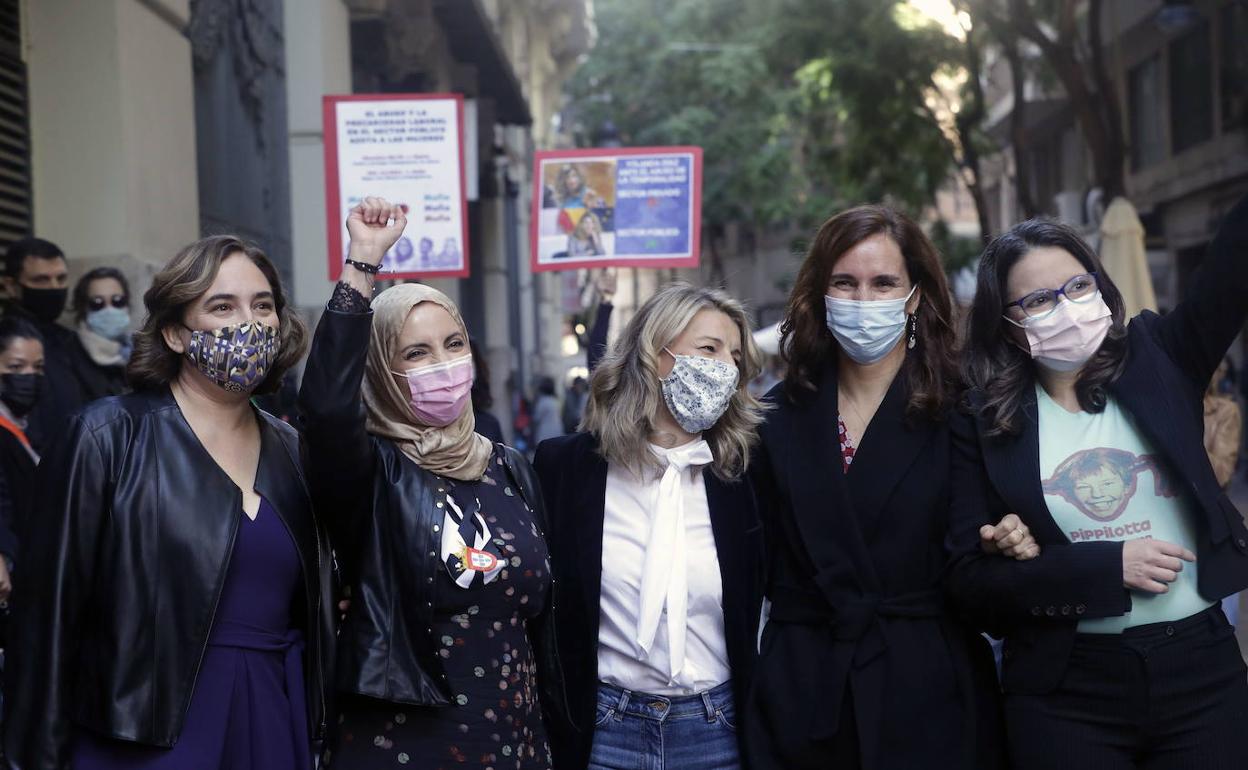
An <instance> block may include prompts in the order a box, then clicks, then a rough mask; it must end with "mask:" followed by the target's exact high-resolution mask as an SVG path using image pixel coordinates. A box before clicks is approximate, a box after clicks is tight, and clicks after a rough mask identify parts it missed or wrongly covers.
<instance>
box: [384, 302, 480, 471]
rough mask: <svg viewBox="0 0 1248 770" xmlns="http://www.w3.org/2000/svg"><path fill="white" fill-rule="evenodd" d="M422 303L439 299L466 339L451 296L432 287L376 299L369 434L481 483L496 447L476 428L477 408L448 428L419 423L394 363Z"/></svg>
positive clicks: (419, 460) (431, 467)
mask: <svg viewBox="0 0 1248 770" xmlns="http://www.w3.org/2000/svg"><path fill="white" fill-rule="evenodd" d="M421 302H436V303H437V304H438V305H441V306H442V307H443V308H444V309H445V310H446V312H448V313H450V314H451V318H453V319H455V323H456V324H457V325H458V326H459V328H460V330H461V331H463V332H464V337H465V338H466V337H467V336H468V331H467V330H466V329H465V328H464V319H463V318H461V317H460V315H459V308H457V307H455V303H454V302H451V298H450V297H448V296H446V295H445V294H443V293H442V292H440V291H438V290H437V289H434V288H433V287H430V286H425V285H423V284H419V283H402V284H399V285H398V286H392V287H391V288H389V289H386V290H385V291H383V292H382V293H381V294H378V295H377V296H376V297H375V298H374V299H373V337H372V339H371V340H370V341H369V343H368V364H367V367H366V369H365V372H364V406H365V408H366V409H367V410H368V423H367V425H368V432H369V433H372V434H374V435H377V436H382V437H384V438H388V439H390V440H391V441H393V442H394V443H396V444H398V445H399V448H401V449H402V450H403V453H404V454H406V455H407V456H408V457H410V458H412V461H413V462H415V463H416V464H417V465H419V466H420V467H422V468H424V469H425V470H427V471H430V472H431V473H436V474H438V475H440V476H449V477H451V478H453V479H458V480H460V481H476V480H478V479H480V478H481V477H482V476H483V475H485V467H486V465H487V464H488V463H489V461H490V453H491V452H492V451H493V448H494V447H493V445H492V444H491V443H490V440H489V439H488V438H486V437H485V436H482V435H480V434H478V433H476V432H475V428H476V422H477V421H476V417H474V416H473V413H472V407H471V406H468V407H466V408H465V409H464V411H463V414H461V415H460V416H459V417H458V418H457V419H456V420H455V422H453V423H451V424H450V425H447V426H446V427H445V428H435V427H432V426H428V425H421V424H419V423H417V422H416V421H415V416H414V415H413V414H412V408H411V405H410V394H409V393H408V390H407V385H406V383H403V384H400V382H399V380H398V379H397V378H396V377H395V376H394V374H392V371H393V370H392V369H391V366H390V362H391V360H393V358H394V353H395V350H397V349H398V346H399V333H400V332H401V331H402V330H403V324H404V323H405V322H406V321H407V316H408V313H410V312H411V310H412V308H414V307H416V306H417V305H419V304H420V303H421Z"/></svg>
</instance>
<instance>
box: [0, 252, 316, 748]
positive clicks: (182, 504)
mask: <svg viewBox="0 0 1248 770" xmlns="http://www.w3.org/2000/svg"><path fill="white" fill-rule="evenodd" d="M144 299H145V303H146V305H147V309H148V317H147V319H146V321H145V322H144V325H143V328H142V330H141V331H140V332H139V335H138V347H137V348H136V352H135V355H134V356H133V357H132V358H131V361H130V366H131V369H130V374H131V381H132V382H134V383H135V384H136V387H137V390H136V392H134V393H131V394H128V395H125V396H119V397H114V398H108V399H101V400H99V401H96V402H95V403H93V404H91V405H89V406H88V407H86V408H85V409H84V410H83V411H81V412H80V413H78V414H77V415H74V416H73V417H71V418H70V419H69V420H68V421H67V423H66V425H65V427H64V429H63V430H62V431H61V432H60V433H59V435H58V438H57V439H56V440H55V441H54V442H53V443H52V445H51V446H50V447H49V448H48V449H47V451H46V452H44V454H43V456H42V458H41V460H40V463H39V470H38V472H37V477H36V491H37V494H36V502H35V509H34V513H33V515H32V516H31V518H30V521H29V522H28V524H27V526H25V527H24V529H23V531H22V533H21V534H22V536H23V538H24V539H23V542H22V548H23V553H24V555H23V558H22V567H21V571H20V573H19V577H18V580H19V585H20V588H21V590H20V592H19V593H18V594H16V595H15V599H16V601H15V608H16V609H15V615H14V619H13V625H14V628H15V630H16V637H17V638H16V641H15V642H14V643H13V644H12V645H11V646H10V647H9V649H8V650H7V652H8V653H9V659H8V660H7V661H6V670H5V675H6V681H5V684H6V692H5V696H6V697H5V704H4V705H5V715H4V717H5V718H4V751H5V756H6V759H7V761H8V763H9V765H8V766H9V767H11V768H21V770H63V768H65V767H71V766H72V767H74V768H75V769H76V770H126V769H128V768H145V770H183V769H184V768H188V767H231V768H238V769H239V770H261V769H262V768H263V770H311V768H312V767H313V747H312V743H313V741H314V740H316V738H317V737H319V735H321V734H323V731H324V728H325V706H326V704H325V697H324V695H325V688H324V686H323V675H324V672H325V671H326V669H327V668H328V667H327V665H326V660H325V658H323V657H322V655H323V653H325V652H326V651H328V650H329V649H330V647H331V646H332V639H333V627H332V615H331V611H330V602H329V590H328V589H329V567H330V558H329V550H328V538H327V537H326V536H325V534H324V533H323V532H321V530H320V529H319V528H318V527H317V523H316V520H315V519H314V518H313V515H312V505H311V500H310V499H309V495H308V490H307V486H306V485H305V483H304V479H303V476H302V473H301V470H300V467H299V446H298V437H297V435H296V434H295V431H294V429H293V428H291V427H290V426H288V425H286V424H285V423H282V422H281V421H279V420H277V419H276V418H274V417H273V416H272V415H268V414H266V413H264V412H262V411H259V410H257V409H255V408H254V407H253V406H252V405H251V403H250V399H251V395H252V394H253V393H255V392H258V391H259V392H263V391H265V390H267V389H270V388H273V387H276V385H277V382H278V380H279V379H280V378H281V376H282V373H283V372H285V371H286V370H287V369H289V368H290V367H291V366H292V365H293V364H294V363H295V362H296V361H298V359H299V358H300V356H301V355H302V353H303V350H304V349H305V346H306V339H307V336H306V330H305V327H304V326H303V323H302V321H300V320H299V318H298V317H297V316H296V315H295V314H294V313H293V311H292V310H291V309H290V308H289V307H288V306H287V304H286V299H285V295H284V293H283V292H282V287H281V283H280V281H279V279H278V274H277V270H276V269H275V268H274V267H273V264H272V262H270V261H269V259H268V258H267V257H266V256H265V255H264V253H263V252H261V251H260V250H259V249H258V248H256V247H255V246H252V245H249V244H247V243H244V242H242V241H240V240H238V239H236V238H233V237H231V236H224V235H222V236H213V237H210V238H204V239H202V240H199V241H197V242H195V243H193V244H191V245H189V246H187V247H186V248H185V249H183V250H182V251H181V252H180V253H179V254H178V255H177V256H176V257H174V258H173V259H172V260H171V261H170V263H169V264H168V265H166V266H165V268H164V269H163V270H162V271H161V272H160V273H158V274H157V275H156V276H155V277H154V278H153V281H152V286H151V288H150V289H149V290H148V292H147V294H146V296H145V298H144Z"/></svg>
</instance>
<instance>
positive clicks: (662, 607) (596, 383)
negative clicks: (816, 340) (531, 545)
mask: <svg viewBox="0 0 1248 770" xmlns="http://www.w3.org/2000/svg"><path fill="white" fill-rule="evenodd" d="M758 371H759V354H758V351H757V349H756V348H755V347H754V344H753V339H752V337H751V336H750V324H749V320H748V317H747V316H746V314H745V311H744V310H743V309H742V307H741V305H740V304H739V303H737V302H736V301H735V300H733V299H731V298H729V297H728V296H727V295H725V294H724V293H722V292H719V291H715V290H711V289H701V288H695V287H692V286H689V285H687V284H675V285H672V286H668V287H666V288H664V289H663V290H662V291H660V292H658V293H657V294H656V295H654V296H653V297H651V298H650V299H649V300H647V301H646V303H645V304H644V305H643V306H642V307H641V309H640V310H638V312H637V314H636V315H635V316H634V317H633V319H632V320H631V321H630V322H629V323H628V325H627V327H626V328H625V329H624V330H623V333H622V334H621V338H620V339H619V340H618V341H617V342H616V344H615V346H614V348H613V349H612V352H611V353H609V354H608V355H607V356H606V357H605V358H604V359H603V360H602V362H601V363H600V364H599V365H598V367H597V368H596V369H595V370H594V373H593V375H592V378H591V384H590V388H591V390H590V397H589V403H588V406H587V409H586V414H585V417H584V420H583V424H584V426H585V431H586V432H584V433H576V434H573V435H568V436H561V437H559V438H555V439H551V440H549V441H546V442H543V443H542V444H541V445H540V446H539V447H538V450H537V458H536V460H535V461H534V464H535V466H536V469H537V473H538V476H539V478H540V479H541V484H542V494H543V496H544V497H545V499H546V501H547V505H548V510H549V513H550V521H551V526H550V530H549V532H550V546H551V558H552V561H553V567H554V572H555V578H556V580H557V581H558V584H559V585H560V586H564V587H566V588H565V590H564V591H563V592H561V594H560V600H559V604H557V605H556V606H555V608H554V617H555V627H556V638H557V640H558V644H559V652H560V659H561V661H562V664H563V674H564V677H565V681H566V697H567V703H568V709H567V712H566V713H558V712H554V711H552V710H548V714H547V722H548V724H549V725H550V729H551V734H552V743H553V745H552V748H553V750H554V757H555V766H556V768H559V769H560V770H564V769H566V770H584V768H586V767H589V768H592V769H593V770H615V769H617V768H634V767H668V768H675V767H679V768H683V769H684V770H702V769H703V768H706V769H711V768H713V769H714V770H732V769H733V768H738V767H741V761H742V760H741V749H740V738H741V733H740V731H739V730H738V727H739V722H738V719H737V714H738V711H737V709H738V708H739V707H738V705H737V704H740V703H744V700H745V697H746V694H747V692H748V685H749V681H750V673H751V671H752V670H753V663H754V656H755V645H756V643H757V634H758V617H759V603H760V600H761V578H762V572H761V567H762V532H761V529H762V527H761V524H760V522H759V521H758V514H757V510H756V507H755V501H754V496H753V492H752V489H751V487H750V484H749V483H748V481H747V480H746V479H745V478H744V475H743V474H744V471H745V469H746V464H747V460H748V456H749V453H750V447H751V445H752V444H753V443H754V441H755V429H756V427H757V425H758V423H759V421H760V420H761V410H760V406H759V404H758V402H757V401H756V400H755V399H754V397H753V396H751V395H750V393H749V391H748V390H747V389H746V387H745V386H746V383H748V382H749V381H750V380H751V379H752V378H753V377H754V376H755V375H756V374H757V373H758Z"/></svg>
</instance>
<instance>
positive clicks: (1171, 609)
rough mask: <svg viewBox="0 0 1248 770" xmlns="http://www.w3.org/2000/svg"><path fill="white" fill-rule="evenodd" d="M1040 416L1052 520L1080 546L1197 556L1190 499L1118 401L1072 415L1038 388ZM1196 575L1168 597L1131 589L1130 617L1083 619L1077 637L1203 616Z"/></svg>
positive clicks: (1185, 577)
mask: <svg viewBox="0 0 1248 770" xmlns="http://www.w3.org/2000/svg"><path fill="white" fill-rule="evenodd" d="M1036 410H1037V422H1038V423H1039V429H1040V436H1039V447H1038V449H1039V450H1040V457H1039V460H1040V467H1039V469H1038V470H1039V474H1038V476H1039V479H1038V481H1040V484H1041V486H1042V489H1043V492H1044V502H1045V505H1046V506H1047V507H1048V509H1049V514H1050V515H1051V516H1052V517H1053V522H1054V523H1055V524H1057V526H1058V527H1059V528H1061V530H1062V533H1063V534H1065V535H1066V538H1067V539H1068V540H1069V541H1070V542H1071V543H1072V544H1074V545H1075V547H1080V544H1082V543H1107V542H1123V541H1127V540H1139V539H1142V538H1153V539H1155V540H1163V541H1165V542H1167V543H1174V544H1176V545H1181V546H1183V547H1184V548H1188V549H1190V550H1193V551H1194V550H1196V520H1195V518H1194V516H1193V514H1192V511H1191V502H1190V500H1189V499H1188V497H1187V496H1186V495H1185V494H1184V493H1183V489H1182V488H1180V487H1179V486H1178V485H1176V484H1175V483H1174V479H1175V477H1174V472H1173V470H1172V469H1171V468H1170V466H1169V464H1168V463H1167V462H1166V460H1165V459H1164V457H1163V455H1162V454H1161V453H1160V452H1159V451H1158V450H1157V448H1156V445H1155V444H1153V443H1152V442H1151V441H1149V440H1148V438H1146V437H1145V435H1144V434H1143V433H1141V432H1140V430H1139V429H1138V428H1137V427H1136V425H1135V422H1134V420H1133V419H1132V417H1131V415H1130V414H1128V413H1127V412H1126V411H1124V410H1123V409H1122V407H1121V406H1119V404H1118V402H1117V400H1115V399H1114V398H1113V397H1110V398H1109V399H1107V400H1106V403H1105V407H1104V408H1103V409H1102V410H1101V411H1099V412H1085V411H1082V410H1081V411H1078V412H1070V411H1067V410H1066V409H1065V408H1064V407H1062V406H1060V405H1058V404H1057V402H1055V401H1054V400H1053V399H1052V398H1050V397H1049V395H1048V393H1046V392H1045V390H1044V388H1043V387H1042V386H1040V385H1039V384H1037V385H1036ZM1053 547H1058V546H1053ZM1198 572H1199V567H1198V565H1197V564H1195V563H1192V562H1187V563H1184V565H1183V569H1182V571H1180V572H1179V575H1178V578H1177V579H1176V580H1175V581H1174V582H1173V583H1171V584H1170V588H1169V590H1167V591H1166V592H1165V593H1162V594H1151V593H1147V592H1144V591H1132V592H1131V611H1130V612H1128V613H1127V614H1125V615H1116V616H1113V617H1105V618H1084V619H1081V620H1079V623H1078V629H1079V632H1080V633H1085V634H1107V633H1108V634H1116V633H1121V632H1122V631H1123V630H1124V629H1126V628H1129V627H1131V626H1138V625H1143V624H1147V623H1160V622H1162V621H1166V622H1170V621H1174V620H1178V619H1180V618H1185V617H1188V616H1190V615H1194V614H1196V613H1197V612H1200V611H1201V610H1203V609H1205V608H1206V607H1208V606H1209V605H1210V604H1211V602H1210V601H1209V600H1207V599H1205V598H1204V597H1203V596H1201V595H1200V591H1199V590H1198V588H1197V583H1198V581H1197V573H1198ZM1071 611H1072V612H1073V611H1074V608H1073V607H1072V608H1071Z"/></svg>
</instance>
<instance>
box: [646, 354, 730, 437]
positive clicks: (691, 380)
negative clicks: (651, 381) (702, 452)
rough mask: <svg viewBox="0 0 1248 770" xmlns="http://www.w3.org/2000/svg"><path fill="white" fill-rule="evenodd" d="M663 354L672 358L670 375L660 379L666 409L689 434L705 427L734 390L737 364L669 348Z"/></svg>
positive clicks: (716, 416) (718, 415) (717, 417)
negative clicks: (675, 351)
mask: <svg viewBox="0 0 1248 770" xmlns="http://www.w3.org/2000/svg"><path fill="white" fill-rule="evenodd" d="M663 349H664V350H667V348H663ZM667 354H668V355H670V356H671V357H672V358H674V359H676V365H675V366H673V367H672V372H671V374H669V375H667V376H666V377H664V378H663V379H662V380H660V382H661V383H662V385H663V401H664V403H666V404H667V408H668V411H670V412H671V413H672V417H675V418H676V422H677V424H678V425H680V427H681V428H683V429H684V430H686V431H688V432H689V433H701V432H702V431H704V430H708V429H709V428H710V427H711V426H713V425H714V424H715V423H716V421H717V420H719V418H720V417H721V416H722V415H723V413H724V412H725V411H726V410H727V409H728V402H729V401H731V400H732V394H733V393H736V392H737V377H738V375H739V374H740V373H739V372H738V371H737V367H736V366H733V365H732V364H730V363H727V362H725V361H720V360H718V359H714V358H707V357H706V356H678V355H676V354H675V353H673V352H672V351H670V350H667Z"/></svg>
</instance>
